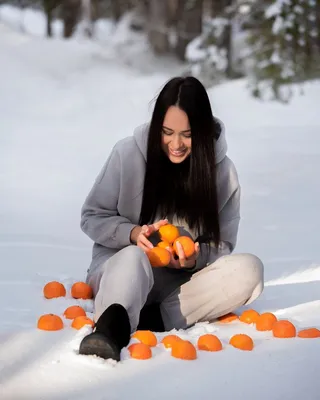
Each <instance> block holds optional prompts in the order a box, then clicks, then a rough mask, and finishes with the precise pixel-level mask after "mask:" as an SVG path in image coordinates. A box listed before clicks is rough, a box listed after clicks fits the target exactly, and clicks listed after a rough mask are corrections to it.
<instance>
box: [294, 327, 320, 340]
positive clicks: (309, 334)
mask: <svg viewBox="0 0 320 400" xmlns="http://www.w3.org/2000/svg"><path fill="white" fill-rule="evenodd" d="M298 336H299V337H300V338H304V339H314V338H318V337H320V330H319V329H317V328H309V329H303V330H302V331H300V332H299V333H298Z"/></svg>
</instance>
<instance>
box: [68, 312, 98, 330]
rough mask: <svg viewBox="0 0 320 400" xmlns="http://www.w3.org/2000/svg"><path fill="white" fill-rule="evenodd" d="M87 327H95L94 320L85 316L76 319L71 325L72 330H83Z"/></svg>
mask: <svg viewBox="0 0 320 400" xmlns="http://www.w3.org/2000/svg"><path fill="white" fill-rule="evenodd" d="M85 325H91V326H92V327H93V326H94V322H93V321H92V319H90V318H88V317H85V316H83V315H80V316H79V317H76V318H75V319H74V320H73V321H72V324H71V326H72V328H74V329H81V328H82V327H83V326H85Z"/></svg>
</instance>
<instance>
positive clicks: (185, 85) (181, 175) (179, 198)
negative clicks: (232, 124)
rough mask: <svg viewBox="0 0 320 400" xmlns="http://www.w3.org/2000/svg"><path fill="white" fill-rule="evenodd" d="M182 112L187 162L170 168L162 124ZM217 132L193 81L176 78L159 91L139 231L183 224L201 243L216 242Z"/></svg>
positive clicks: (202, 92)
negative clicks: (173, 111)
mask: <svg viewBox="0 0 320 400" xmlns="http://www.w3.org/2000/svg"><path fill="white" fill-rule="evenodd" d="M171 106H177V107H179V108H180V109H181V110H183V111H184V112H185V113H186V114H187V116H188V118H189V123H190V128H191V138H192V145H191V146H192V147H191V154H190V156H189V157H188V158H187V159H185V160H184V161H183V162H181V163H179V164H175V163H172V162H171V161H170V160H169V158H168V157H167V155H166V154H165V153H164V151H163V150H162V147H161V135H162V124H163V120H164V117H165V115H166V112H167V110H168V108H169V107H171ZM220 131H221V127H220V124H218V123H217V121H216V120H215V118H214V117H213V115H212V110H211V106H210V101H209V98H208V95H207V92H206V90H205V88H204V86H203V85H202V84H201V82H200V81H199V80H198V79H196V78H194V77H185V78H182V77H176V78H173V79H171V80H170V81H169V82H167V83H166V85H165V86H164V87H163V89H162V90H161V92H160V94H159V96H158V98H157V100H156V103H155V107H154V111H153V115H152V119H151V123H150V128H149V136H148V146H147V163H146V173H145V180H144V190H143V198H142V206H141V213H140V221H139V223H140V224H141V225H144V224H149V223H152V222H153V221H154V220H155V219H156V218H168V219H169V221H172V218H173V216H176V217H177V218H181V219H184V220H185V221H186V222H187V224H188V226H189V227H190V228H191V229H195V231H196V232H197V234H198V238H197V240H198V241H199V242H200V243H201V242H206V243H208V242H210V241H214V243H215V245H216V246H218V245H219V242H220V226H219V215H218V198H217V188H216V157H215V142H216V139H217V138H218V137H219V134H220Z"/></svg>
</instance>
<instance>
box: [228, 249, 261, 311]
mask: <svg viewBox="0 0 320 400" xmlns="http://www.w3.org/2000/svg"><path fill="white" fill-rule="evenodd" d="M235 256H237V258H238V262H239V264H238V276H239V281H241V282H243V284H244V286H246V288H245V289H246V290H248V291H249V292H250V293H251V296H250V298H249V300H248V303H249V302H250V303H251V302H252V301H253V300H255V299H256V298H257V297H259V296H260V294H261V293H262V291H263V288H264V265H263V263H262V261H261V260H260V258H259V257H257V256H255V255H254V254H250V253H243V254H236V255H235Z"/></svg>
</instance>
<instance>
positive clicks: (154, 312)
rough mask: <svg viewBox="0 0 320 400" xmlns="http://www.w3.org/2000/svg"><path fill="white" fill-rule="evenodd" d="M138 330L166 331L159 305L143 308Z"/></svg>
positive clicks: (149, 305)
mask: <svg viewBox="0 0 320 400" xmlns="http://www.w3.org/2000/svg"><path fill="white" fill-rule="evenodd" d="M137 330H149V331H153V332H164V331H165V329H164V324H163V320H162V316H161V311H160V305H159V304H148V305H147V306H144V307H143V308H142V310H141V312H140V319H139V324H138V328H137Z"/></svg>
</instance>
